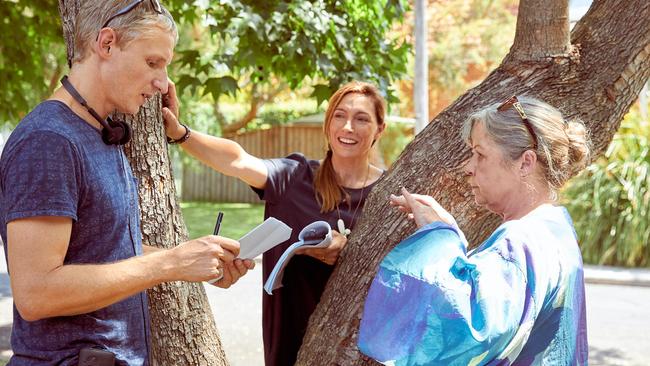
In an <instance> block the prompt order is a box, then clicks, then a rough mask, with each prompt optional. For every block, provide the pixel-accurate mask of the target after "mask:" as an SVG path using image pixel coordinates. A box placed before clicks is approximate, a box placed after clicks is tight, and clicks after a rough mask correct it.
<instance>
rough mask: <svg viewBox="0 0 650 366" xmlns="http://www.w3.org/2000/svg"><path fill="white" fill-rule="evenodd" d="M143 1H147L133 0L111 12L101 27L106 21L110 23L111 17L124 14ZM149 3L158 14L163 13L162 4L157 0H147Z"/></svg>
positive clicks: (143, 0) (103, 26)
mask: <svg viewBox="0 0 650 366" xmlns="http://www.w3.org/2000/svg"><path fill="white" fill-rule="evenodd" d="M145 1H147V0H135V1H134V2H132V3H131V4H129V5H127V6H125V7H123V8H122V9H120V10H119V11H118V12H117V13H115V14H113V15H112V16H111V17H110V18H108V20H107V21H106V22H105V23H104V25H102V28H106V26H107V25H108V23H110V22H111V21H112V20H113V19H115V18H117V17H119V16H122V15H124V14H127V13H129V12H130V11H131V10H133V9H135V8H136V7H137V6H138V5H140V4H142V3H143V2H145ZM149 4H151V8H152V9H153V11H155V12H156V13H158V14H162V13H163V10H162V6H160V3H159V2H158V0H149Z"/></svg>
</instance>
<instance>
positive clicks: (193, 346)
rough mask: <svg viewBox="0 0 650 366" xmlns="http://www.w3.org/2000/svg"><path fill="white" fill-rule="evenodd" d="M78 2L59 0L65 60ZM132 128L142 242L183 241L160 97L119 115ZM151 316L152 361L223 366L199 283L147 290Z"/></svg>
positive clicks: (131, 158) (131, 148) (130, 153)
mask: <svg viewBox="0 0 650 366" xmlns="http://www.w3.org/2000/svg"><path fill="white" fill-rule="evenodd" d="M79 1H80V0H68V1H65V0H59V11H60V14H61V18H62V20H63V33H64V37H65V42H66V45H67V50H68V60H71V59H72V56H73V54H74V49H73V47H72V45H73V30H74V21H75V15H76V14H77V12H78V9H79V4H80V2H79ZM114 117H115V118H118V119H122V120H126V121H127V122H128V123H129V124H130V125H131V128H132V130H133V139H132V140H131V142H130V143H129V144H127V145H126V146H125V152H126V155H127V157H128V158H129V161H130V163H131V167H132V169H133V173H134V175H135V176H136V177H137V178H138V183H139V192H138V193H139V196H140V211H141V219H142V235H143V239H142V242H143V243H144V244H146V245H151V246H155V247H160V248H170V247H173V246H175V245H176V244H177V243H179V242H182V241H184V240H187V230H186V228H185V223H184V222H183V218H182V215H181V210H180V207H179V205H178V201H177V200H176V189H175V186H174V179H173V176H172V172H171V164H170V160H169V154H168V151H167V142H166V140H165V135H164V131H163V128H162V126H163V125H162V114H161V105H160V96H156V97H155V98H152V100H151V101H150V102H148V103H147V104H146V105H145V106H143V107H142V108H140V112H139V113H138V115H137V116H125V115H118V116H114ZM147 295H148V298H149V311H150V314H151V334H152V339H151V354H150V360H151V364H152V366H155V365H165V366H167V365H210V366H212V365H228V362H227V360H226V356H225V353H224V351H223V347H222V345H221V340H220V339H219V334H218V333H217V328H216V325H215V323H214V318H213V317H212V311H211V310H210V305H209V303H208V299H207V297H206V294H205V289H204V288H203V285H202V284H201V283H187V282H170V283H164V284H162V285H160V286H156V287H155V288H153V289H151V290H149V291H147Z"/></svg>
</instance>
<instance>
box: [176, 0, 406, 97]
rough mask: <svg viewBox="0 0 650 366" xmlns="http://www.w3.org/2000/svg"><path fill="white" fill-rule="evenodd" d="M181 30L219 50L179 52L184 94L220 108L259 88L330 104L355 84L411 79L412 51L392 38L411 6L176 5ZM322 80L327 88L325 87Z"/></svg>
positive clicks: (227, 0) (230, 1)
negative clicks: (296, 91) (202, 33)
mask: <svg viewBox="0 0 650 366" xmlns="http://www.w3.org/2000/svg"><path fill="white" fill-rule="evenodd" d="M170 5H171V6H170V8H171V9H172V11H173V13H174V15H175V16H176V17H177V18H178V19H181V23H185V24H187V23H191V24H195V25H198V26H200V27H207V28H208V29H209V33H210V40H211V42H212V44H213V47H203V48H201V47H193V46H192V47H187V46H185V45H181V47H179V49H180V50H179V51H178V54H179V61H180V65H181V70H180V71H179V74H178V75H177V84H178V86H179V88H180V89H185V88H189V89H190V90H191V91H193V92H195V93H196V92H198V91H200V90H201V89H202V93H203V95H205V94H208V93H209V94H211V95H212V97H213V98H214V100H218V98H219V96H220V95H222V94H231V95H233V94H234V93H235V92H236V91H237V90H239V89H240V88H243V87H245V86H246V84H249V83H254V84H256V85H259V86H261V87H263V86H264V85H268V84H276V83H279V82H281V83H287V84H288V85H289V87H291V88H292V89H293V88H297V87H300V86H301V85H302V84H303V83H304V82H305V80H306V79H309V80H312V81H313V82H314V83H316V85H314V92H313V96H315V97H316V98H317V99H318V103H319V104H320V102H321V101H323V100H326V99H327V98H328V97H329V96H330V95H331V94H332V93H333V91H335V90H336V89H337V88H338V87H339V86H340V85H341V84H343V83H345V82H346V81H348V80H351V79H359V80H368V81H373V82H375V83H376V84H377V85H378V86H379V87H380V89H382V90H384V91H386V92H387V97H388V98H389V100H390V101H394V100H395V97H394V95H393V93H392V92H391V91H390V90H389V85H390V84H391V82H392V81H393V80H394V78H396V77H399V76H401V75H403V74H404V73H405V72H406V64H407V62H406V60H407V55H408V52H409V50H410V47H409V45H408V44H406V43H404V42H403V41H401V40H399V39H396V38H395V39H388V38H387V34H388V33H389V31H390V30H391V29H392V27H393V25H394V24H395V23H396V22H401V21H402V19H403V16H404V12H405V10H406V9H405V8H406V6H407V3H406V1H403V0H389V1H368V0H365V1H364V0H351V1H341V0H320V1H263V2H258V1H234V0H221V1H218V2H217V1H196V2H194V3H186V2H185V1H180V0H174V1H171V2H170ZM315 80H326V82H323V83H318V82H317V81H315Z"/></svg>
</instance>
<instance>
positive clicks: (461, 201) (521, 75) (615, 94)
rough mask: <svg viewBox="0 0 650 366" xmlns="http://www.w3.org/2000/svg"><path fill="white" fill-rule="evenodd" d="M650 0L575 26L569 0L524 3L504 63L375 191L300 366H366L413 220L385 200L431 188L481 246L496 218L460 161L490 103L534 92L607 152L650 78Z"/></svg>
mask: <svg viewBox="0 0 650 366" xmlns="http://www.w3.org/2000/svg"><path fill="white" fill-rule="evenodd" d="M649 19H650V2H648V1H647V0H594V2H593V4H592V6H591V8H590V9H589V11H588V12H587V14H586V15H585V16H584V17H583V18H582V19H581V20H580V21H579V22H578V23H577V24H576V25H575V27H574V28H573V30H572V31H570V27H569V6H568V0H521V1H520V3H519V14H518V19H517V30H516V34H515V39H514V43H513V45H512V47H511V49H510V52H509V53H508V55H507V56H506V57H505V58H504V60H503V61H502V63H501V65H499V67H497V68H496V69H495V70H494V71H493V72H492V73H490V75H488V77H487V78H486V79H485V80H484V81H483V82H482V83H481V84H480V85H478V86H477V87H475V88H473V89H470V90H468V91H467V92H466V93H465V94H464V95H462V96H461V97H460V98H458V99H457V100H456V101H455V102H454V103H453V104H451V105H450V106H449V107H448V108H446V109H445V110H443V111H442V112H441V113H440V114H439V115H438V116H436V117H435V118H434V119H433V121H432V122H431V123H430V124H429V125H428V127H427V128H426V129H424V131H422V132H421V133H420V134H418V135H417V137H416V138H415V140H414V141H413V142H412V143H411V144H409V145H408V147H407V148H406V149H405V151H404V152H403V153H402V155H401V156H400V157H399V159H398V160H397V162H396V163H395V164H394V165H393V167H392V168H391V169H390V171H389V172H388V174H387V175H386V177H385V178H384V179H382V180H381V181H380V182H379V183H378V184H377V185H376V186H375V188H374V189H373V192H372V193H371V195H370V197H369V198H368V201H367V203H366V205H365V207H364V215H363V217H362V219H361V220H360V222H359V224H358V225H357V227H356V230H355V232H354V234H353V235H352V236H351V237H350V241H349V242H348V245H347V246H346V248H345V249H344V251H343V252H342V254H341V258H340V259H339V261H338V264H337V266H336V269H335V270H334V273H333V274H332V276H331V277H330V280H329V283H328V284H327V287H326V289H325V292H324V293H323V296H322V298H321V301H320V304H319V305H318V307H317V308H316V311H315V312H314V313H313V314H312V316H311V319H310V321H309V327H308V329H307V334H306V335H305V338H304V339H303V344H302V348H301V350H300V353H299V355H298V360H297V362H296V364H297V365H346V366H348V365H366V364H374V363H375V362H374V361H372V360H369V359H368V358H366V357H365V356H363V355H362V354H361V353H359V351H358V350H357V347H356V343H357V337H358V328H359V323H360V319H361V314H362V311H363V305H364V302H365V298H366V295H367V292H368V288H369V286H370V283H371V281H372V278H373V276H374V275H375V273H376V271H377V267H378V265H379V262H380V261H381V259H382V258H383V257H384V256H385V255H386V253H387V252H388V251H390V249H392V248H393V247H394V246H395V245H396V244H397V243H398V242H400V240H402V239H403V238H404V237H405V236H406V235H407V234H409V233H411V232H413V231H414V226H413V225H412V224H410V223H409V222H407V220H406V219H405V217H404V215H403V214H401V213H398V212H395V210H394V209H393V208H391V207H389V205H388V204H387V202H388V196H389V194H391V193H398V192H399V188H400V187H407V188H408V189H409V190H410V191H413V192H417V193H425V194H430V195H432V196H433V197H435V198H436V199H437V200H438V201H439V202H440V203H441V204H442V206H443V207H446V208H447V209H449V210H450V212H451V213H452V214H453V215H454V217H456V219H457V220H458V223H459V226H460V227H461V229H463V231H464V232H465V233H466V235H467V236H468V239H469V241H470V243H474V245H476V244H477V243H478V242H480V241H481V240H482V239H484V238H486V237H487V235H489V234H490V233H491V232H492V231H493V230H494V229H495V228H496V226H497V225H498V223H499V218H498V217H496V216H495V215H492V214H490V213H488V212H487V211H485V210H483V209H480V208H479V207H477V206H476V205H475V204H474V201H473V198H472V196H471V194H470V189H469V187H468V186H467V185H466V184H465V181H464V177H463V173H462V163H463V161H464V160H465V159H466V158H468V157H469V149H468V148H467V147H466V146H465V144H464V143H463V141H462V140H461V138H460V134H459V131H460V127H461V124H462V123H463V121H464V120H465V119H466V118H467V117H468V116H469V115H470V114H471V113H472V112H473V111H476V110H478V109H480V108H482V107H484V106H486V105H488V104H491V103H494V102H499V101H503V100H505V99H506V98H507V97H510V96H512V95H521V94H528V95H531V96H535V97H538V98H540V99H542V100H545V101H547V102H548V103H550V104H552V105H554V106H556V107H558V108H559V109H560V110H561V111H562V113H563V114H564V116H566V117H568V118H570V119H573V118H578V119H580V120H582V121H583V122H584V123H585V125H586V126H587V128H588V130H589V132H590V134H591V138H592V141H593V152H594V154H595V155H596V156H597V155H598V154H601V153H602V152H603V151H604V150H605V148H606V147H607V145H608V144H609V143H610V141H611V140H612V137H613V135H614V133H615V132H616V130H617V129H618V127H619V125H620V122H621V120H622V118H623V116H624V114H625V113H626V112H627V111H628V109H629V108H630V106H631V105H632V103H633V102H634V101H635V100H636V99H637V97H638V95H639V92H640V91H641V89H642V87H643V85H644V84H645V83H646V82H647V81H648V78H649V77H650V21H649Z"/></svg>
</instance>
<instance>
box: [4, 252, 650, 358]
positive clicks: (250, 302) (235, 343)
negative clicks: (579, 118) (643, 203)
mask: <svg viewBox="0 0 650 366" xmlns="http://www.w3.org/2000/svg"><path fill="white" fill-rule="evenodd" d="M0 254H1V253H0ZM261 272H262V271H261V266H260V265H259V264H258V266H257V267H256V268H255V269H254V270H253V271H252V272H251V273H249V274H248V275H246V276H245V277H244V278H242V279H241V280H240V282H238V283H237V284H236V285H235V286H233V287H232V288H231V289H229V290H222V289H218V288H215V287H213V286H210V285H206V290H207V294H208V297H209V300H210V305H211V307H212V311H213V313H214V316H215V319H216V322H217V326H218V328H219V333H220V334H221V339H222V342H223V344H224V347H225V349H226V354H227V355H228V358H229V360H230V362H231V365H232V366H255V365H263V357H262V334H261V326H260V324H261V321H262V312H261V303H262V301H261V292H262V285H261V281H262V280H261V276H262V275H261ZM648 304H650V287H634V286H614V285H598V284H588V285H587V322H588V332H589V344H590V346H589V349H590V357H589V358H590V360H589V364H590V365H591V366H601V365H612V366H646V365H650V306H648ZM11 319H12V318H11V292H10V287H9V279H8V277H7V274H6V268H5V267H4V261H0V350H2V354H4V355H9V354H10V351H9V348H10V347H9V338H8V335H9V332H10V330H11V321H12V320H11Z"/></svg>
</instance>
